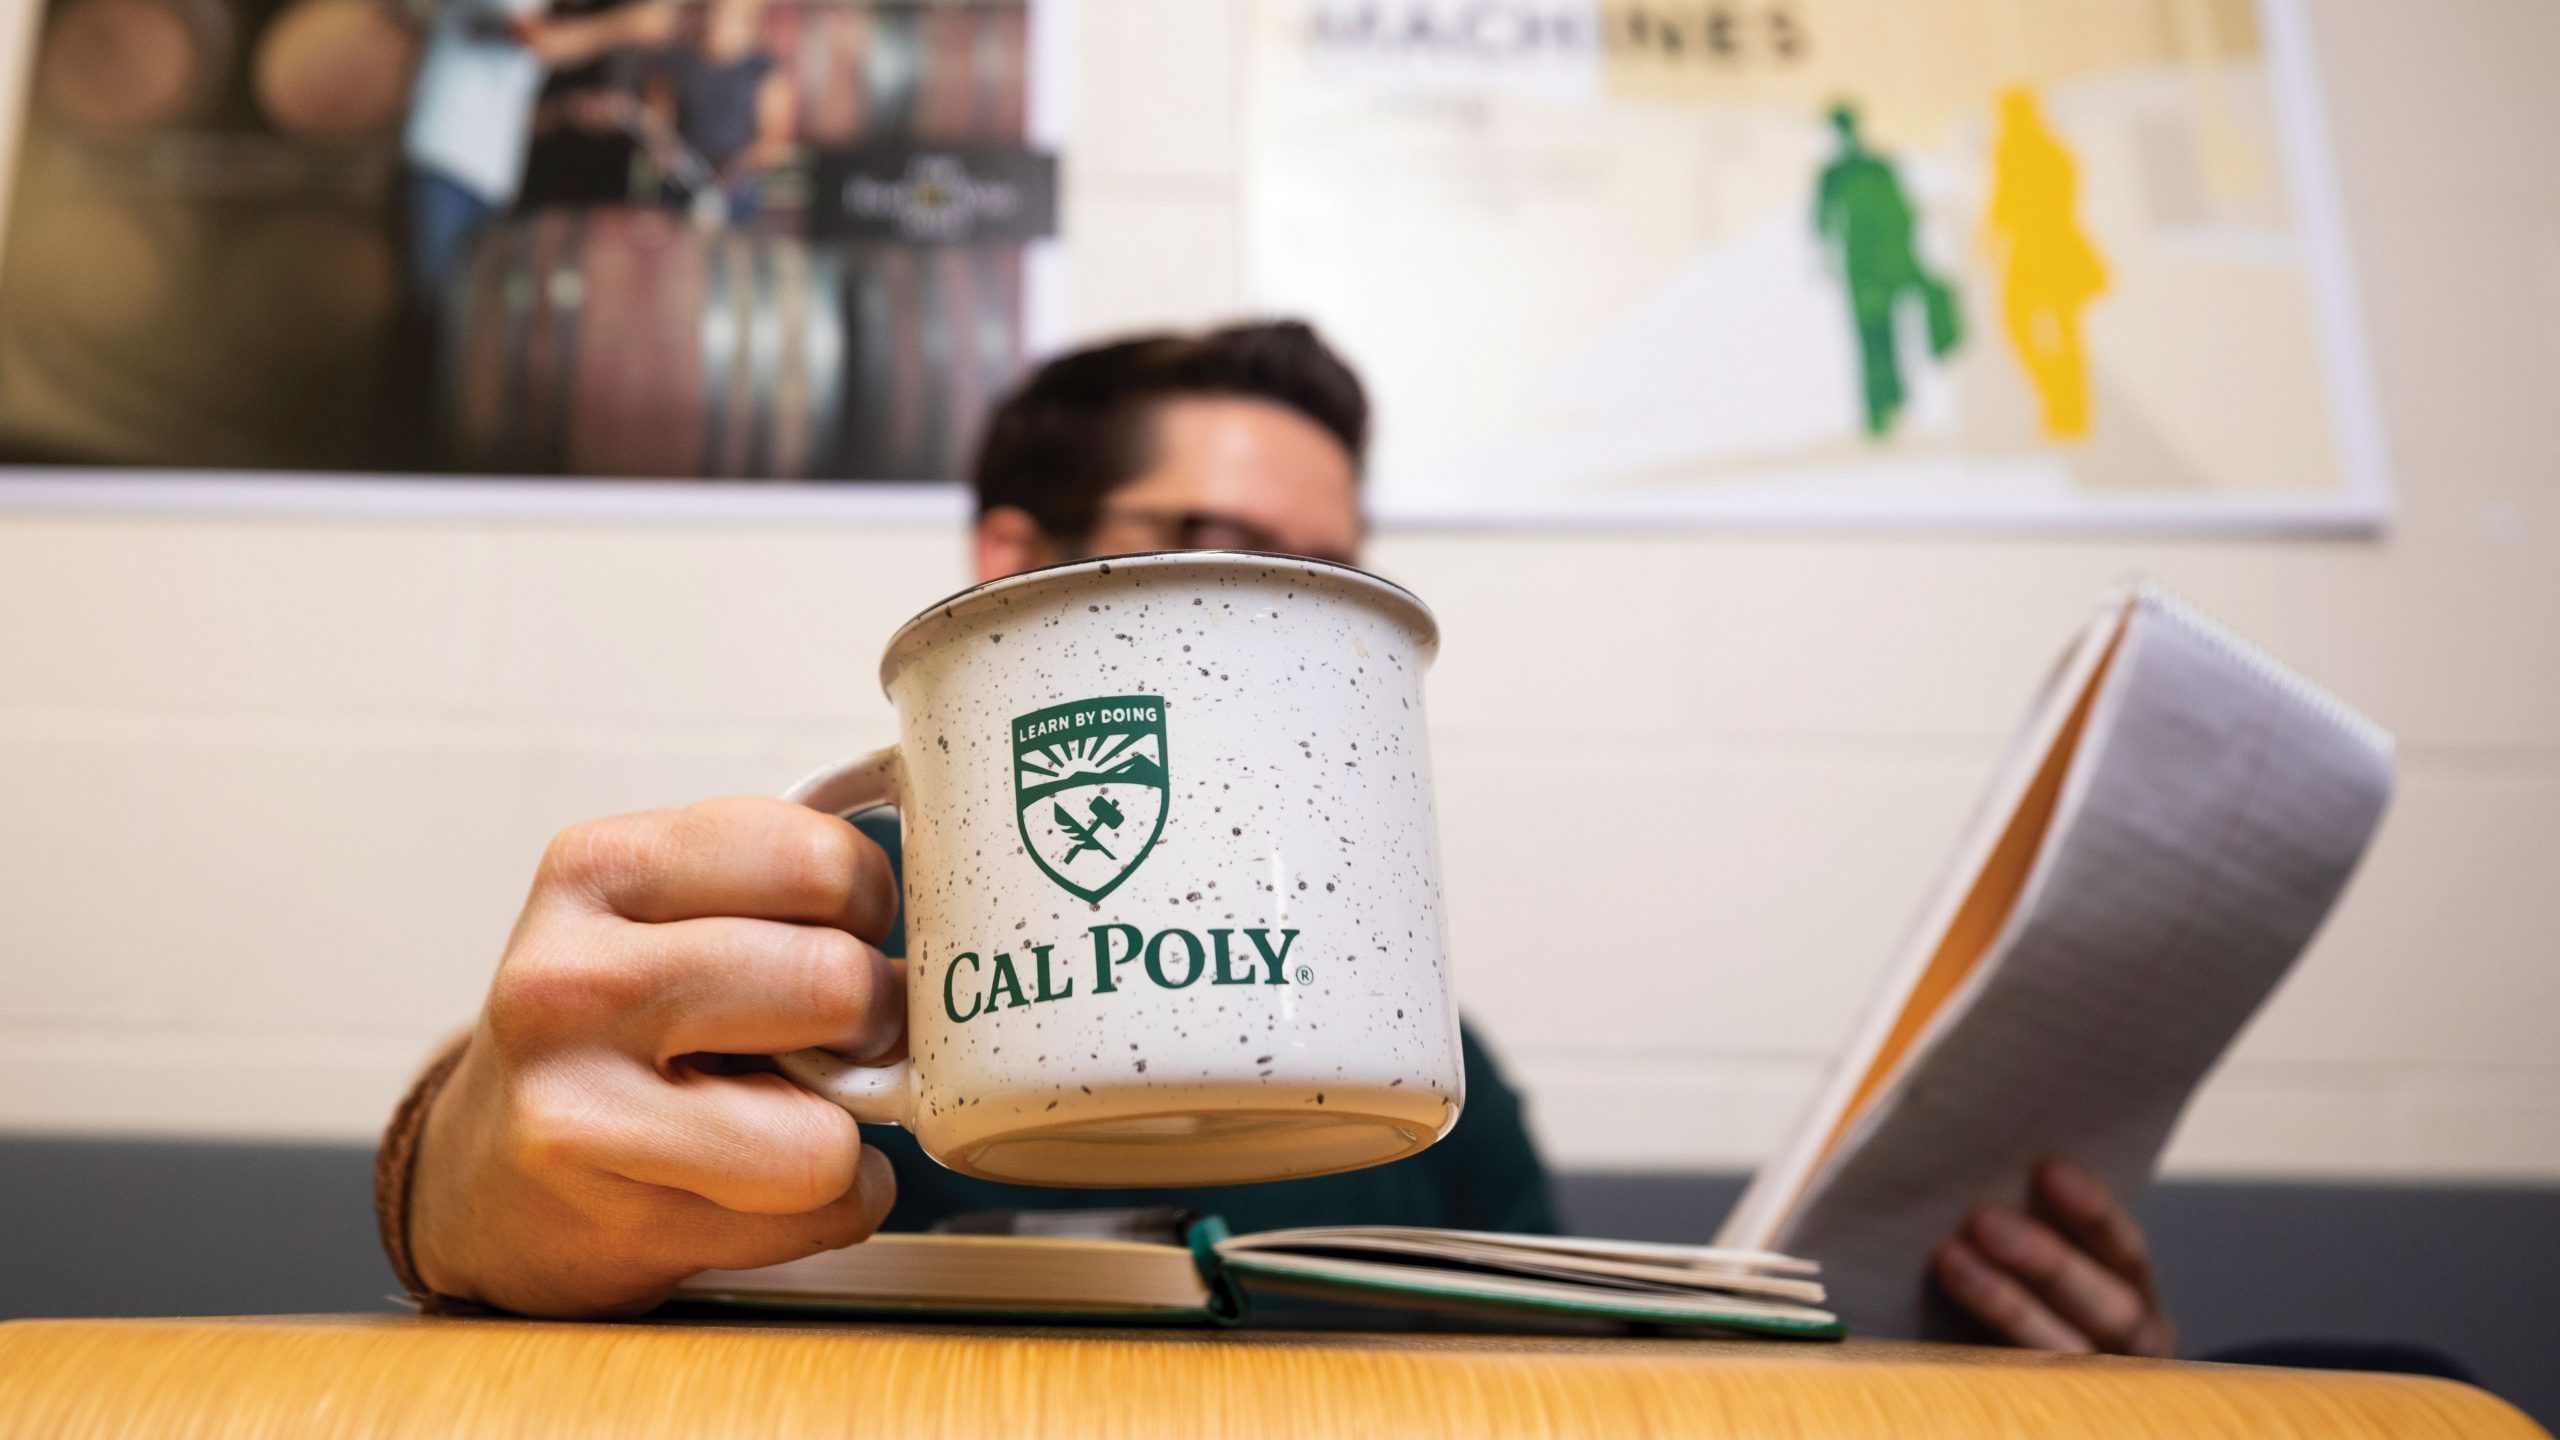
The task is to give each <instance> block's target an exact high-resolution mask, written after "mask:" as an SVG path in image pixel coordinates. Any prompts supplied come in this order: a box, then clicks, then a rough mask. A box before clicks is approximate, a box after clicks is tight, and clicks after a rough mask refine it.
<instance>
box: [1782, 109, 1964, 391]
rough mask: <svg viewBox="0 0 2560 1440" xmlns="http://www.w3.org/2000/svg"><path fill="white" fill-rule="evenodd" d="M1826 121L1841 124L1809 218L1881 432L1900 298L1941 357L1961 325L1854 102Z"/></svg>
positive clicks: (1895, 369)
mask: <svg viewBox="0 0 2560 1440" xmlns="http://www.w3.org/2000/svg"><path fill="white" fill-rule="evenodd" d="M1831 125H1832V128H1834V129H1836V130H1838V131H1839V132H1840V153H1839V155H1838V157H1837V158H1835V159H1833V160H1832V162H1831V163H1830V164H1829V165H1827V166H1825V167H1823V171H1822V180H1821V184H1820V187H1819V189H1818V190H1817V192H1816V196H1815V200H1814V211H1813V225H1814V230H1815V233H1816V234H1818V235H1819V236H1820V237H1821V238H1822V241H1823V243H1824V245H1825V246H1826V248H1827V249H1828V250H1829V251H1831V252H1832V254H1833V255H1834V257H1835V259H1836V261H1837V264H1838V267H1839V271H1838V273H1839V276H1840V280H1841V283H1842V284H1843V285H1844V286H1845V287H1846V288H1847V290H1848V292H1849V317H1850V321H1851V323H1852V324H1853V325H1854V326H1855V327H1856V329H1857V334H1858V363H1859V370H1860V376H1861V382H1862V388H1863V393H1864V395H1865V399H1866V414H1867V433H1868V434H1869V435H1878V436H1880V435H1882V434H1884V433H1885V432H1886V431H1887V430H1889V429H1891V428H1892V427H1893V421H1894V417H1895V416H1896V415H1897V414H1899V413H1900V412H1901V410H1902V401H1903V388H1902V362H1901V358H1900V356H1899V355H1897V354H1896V353H1895V350H1894V343H1893V330H1894V317H1895V316H1896V315H1897V314H1898V313H1900V311H1901V309H1902V304H1903V302H1904V301H1905V300H1907V299H1917V300H1918V301H1919V302H1920V304H1921V306H1922V311H1923V314H1924V315H1925V316H1926V318H1927V320H1928V326H1929V349H1930V352H1931V353H1932V354H1934V355H1936V356H1938V357H1939V358H1941V359H1943V358H1945V357H1946V356H1947V355H1948V354H1949V353H1950V352H1952V351H1953V350H1954V349H1955V348H1956V344H1957V342H1958V341H1959V340H1960V339H1961V338H1962V329H1961V325H1960V322H1959V321H1958V318H1957V315H1956V296H1955V291H1954V289H1953V288H1952V287H1950V286H1949V285H1948V284H1947V283H1946V282H1945V281H1943V280H1940V279H1938V278H1937V277H1935V276H1933V275H1931V274H1930V273H1929V272H1928V271H1927V270H1926V269H1925V268H1923V267H1922V265H1921V263H1920V252H1919V249H1918V247H1917V246H1916V244H1915V243H1914V236H1913V231H1914V229H1915V228H1916V227H1915V221H1914V219H1913V216H1912V213H1911V201H1910V198H1909V196H1907V195H1906V194H1904V193H1903V189H1902V179H1901V177H1900V176H1898V175H1896V174H1895V173H1894V171H1893V164H1892V162H1891V161H1889V160H1887V159H1886V158H1885V157H1884V156H1882V155H1879V154H1877V153H1876V152H1875V151H1873V150H1870V149H1868V148H1867V146H1866V142H1865V141H1863V140H1861V139H1860V138H1859V136H1858V112H1857V111H1856V110H1855V109H1853V108H1852V107H1850V106H1848V105H1846V104H1842V105H1835V106H1833V107H1832V110H1831Z"/></svg>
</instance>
